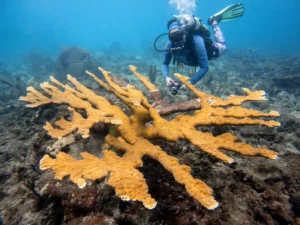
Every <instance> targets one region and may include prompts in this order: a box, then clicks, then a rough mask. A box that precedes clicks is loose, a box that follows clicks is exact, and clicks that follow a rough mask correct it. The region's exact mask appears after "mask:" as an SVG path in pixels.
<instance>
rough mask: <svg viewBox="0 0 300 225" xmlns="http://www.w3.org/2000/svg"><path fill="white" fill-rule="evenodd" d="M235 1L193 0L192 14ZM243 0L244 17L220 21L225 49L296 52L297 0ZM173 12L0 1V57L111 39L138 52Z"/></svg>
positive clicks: (132, 5) (160, 0) (124, 1)
mask: <svg viewBox="0 0 300 225" xmlns="http://www.w3.org/2000/svg"><path fill="white" fill-rule="evenodd" d="M177 2H183V3H185V2H189V1H177ZM233 3H236V1H233V0H226V1H224V0H214V1H204V0H202V1H200V0H197V1H196V8H195V9H194V11H193V12H194V14H195V15H197V16H199V17H201V18H203V21H204V22H206V21H207V18H208V17H209V16H211V15H212V14H214V13H216V12H218V11H219V10H221V9H222V8H224V7H226V6H227V5H230V4H233ZM243 3H244V5H245V10H246V11H245V14H244V16H243V17H242V18H240V19H238V20H235V21H231V22H227V23H222V24H221V29H222V31H223V32H224V35H225V38H226V41H227V45H228V48H229V49H231V50H236V49H256V50H257V51H259V52H263V53H266V54H270V55H272V54H297V55H298V54H299V52H300V43H299V40H300V29H299V23H300V17H299V16H298V13H299V10H300V1H298V0H289V1H282V0H264V1H259V0H245V1H243ZM174 14H178V10H177V9H176V8H175V7H174V5H171V4H170V3H169V1H168V0H151V1H141V0H114V1H103V0H64V1H61V0H1V5H0V49H1V50H0V59H1V58H2V59H3V58H5V59H7V58H9V57H11V56H14V55H15V54H19V53H24V52H28V51H31V50H39V51H43V52H47V53H53V54H57V53H58V52H59V50H60V49H61V48H62V47H64V46H70V45H78V46H81V47H83V48H86V49H88V50H89V51H98V50H101V49H105V48H107V47H108V46H110V45H112V43H114V42H117V43H119V44H120V45H121V46H122V48H123V50H124V49H125V50H126V51H130V52H136V53H137V54H138V53H139V52H140V51H141V49H145V46H152V44H153V40H154V39H155V37H156V36H157V35H158V34H160V33H164V32H166V31H167V29H166V23H167V21H168V20H169V19H170V18H172V15H174Z"/></svg>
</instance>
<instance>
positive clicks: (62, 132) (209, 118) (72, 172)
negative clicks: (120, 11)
mask: <svg viewBox="0 0 300 225" xmlns="http://www.w3.org/2000/svg"><path fill="white" fill-rule="evenodd" d="M99 69H100V71H101V72H102V74H103V76H104V77H105V80H106V83H105V82H103V81H102V80H100V79H98V78H97V77H96V76H95V75H94V74H92V73H89V72H88V75H90V76H91V77H93V78H94V79H95V80H96V81H97V82H98V84H99V85H100V86H102V87H104V88H105V89H106V90H108V91H110V92H112V93H113V94H115V95H116V96H117V97H119V98H120V99H121V100H122V101H123V102H124V103H125V104H126V105H127V106H128V107H129V108H130V110H131V112H132V114H131V115H130V116H127V115H126V114H125V113H124V112H123V111H122V109H121V108H120V107H118V106H115V105H112V104H110V103H109V101H107V100H106V99H105V98H103V97H101V96H98V95H96V94H95V93H94V92H93V91H92V90H90V89H88V88H87V87H85V86H83V85H82V84H80V83H79V82H78V81H77V80H76V79H75V78H74V77H72V76H71V75H68V80H69V81H70V82H71V83H72V84H73V85H74V86H75V88H72V87H71V86H69V85H63V84H62V83H60V82H59V81H57V80H56V79H55V78H53V77H51V81H52V83H53V84H49V83H47V82H45V83H43V84H41V88H42V89H43V91H44V92H45V93H46V94H42V93H40V92H38V91H37V90H35V89H34V88H32V87H30V88H28V92H29V93H28V94H27V96H25V97H21V100H23V101H27V102H29V104H28V105H27V106H28V107H38V106H42V105H45V104H50V103H54V104H67V105H69V110H70V111H71V112H72V114H73V119H72V121H67V120H65V119H64V118H61V119H60V120H59V121H57V122H56V123H55V126H52V125H51V124H50V123H47V124H46V126H45V127H44V128H45V129H46V130H47V131H48V134H49V135H50V136H52V137H53V138H62V137H64V136H66V135H68V134H70V133H72V132H74V131H77V133H79V134H81V135H82V137H84V138H87V137H88V136H89V132H90V131H89V130H90V128H91V127H92V126H93V125H95V124H96V123H99V122H103V123H109V124H114V125H116V127H117V130H118V135H117V136H113V135H110V134H109V135H107V136H106V141H107V143H108V145H109V146H111V147H113V148H115V149H117V150H120V151H123V152H125V154H124V155H123V156H122V157H120V156H118V155H116V154H115V153H113V152H111V151H109V150H105V151H104V152H103V154H104V156H103V158H97V157H95V156H93V155H91V154H89V153H85V152H84V153H81V156H82V158H83V159H81V160H76V159H73V158H72V157H71V156H69V155H67V154H65V153H59V154H58V155H57V158H56V159H52V158H50V157H49V156H48V155H46V156H44V157H43V159H42V160H41V163H40V165H41V166H40V168H41V169H50V168H51V169H52V170H53V171H54V172H55V174H56V179H62V178H64V177H65V176H68V175H69V176H70V179H71V181H73V182H74V183H76V184H77V185H78V186H79V187H81V188H82V187H84V186H85V185H86V179H91V180H96V179H100V178H102V177H104V176H106V175H107V174H108V173H109V174H110V176H109V184H110V185H111V186H113V187H114V188H115V190H116V195H117V196H119V197H120V198H121V199H123V200H138V201H141V202H143V204H144V205H145V207H147V208H149V209H152V208H154V207H155V206H156V201H155V200H154V199H153V198H152V197H151V196H150V195H149V193H148V186H147V184H146V182H145V179H144V177H143V174H142V173H141V172H140V171H139V170H137V168H139V167H141V166H142V165H143V163H142V160H141V158H142V157H143V156H144V155H147V156H150V157H151V158H153V159H155V160H157V161H158V162H160V163H161V164H162V165H163V167H164V168H165V169H167V170H168V171H169V172H171V173H172V174H173V176H174V178H175V180H176V181H177V182H178V183H180V184H183V185H184V186H185V188H186V190H187V192H188V193H189V194H190V195H191V196H193V197H194V198H195V199H197V200H198V201H199V202H200V203H201V204H202V205H203V206H205V207H206V208H208V209H214V208H216V207H217V206H218V202H217V201H216V200H215V199H214V197H213V192H212V189H211V188H210V187H209V186H208V185H206V184H205V183H204V182H203V181H201V180H199V179H195V178H193V177H192V176H191V174H190V168H189V167H188V166H186V165H181V164H180V163H179V161H178V159H177V158H175V157H173V156H170V155H168V154H167V153H166V152H164V151H163V150H162V148H161V147H159V146H157V145H154V144H152V143H151V142H150V140H153V139H158V138H160V139H165V140H168V141H178V140H179V139H185V140H188V141H190V142H191V143H192V144H194V145H195V146H197V147H199V148H200V149H201V150H203V151H205V152H207V153H209V154H211V155H213V156H215V157H217V158H219V159H220V160H222V161H223V162H225V163H232V162H233V159H232V158H230V157H229V156H227V155H226V154H224V153H222V152H221V151H220V150H219V149H225V150H230V151H235V152H238V153H240V154H243V155H260V156H264V157H267V158H271V159H275V158H276V157H277V153H276V152H274V151H271V150H268V149H266V148H255V147H253V146H251V145H248V144H246V143H238V142H236V141H237V137H235V136H233V135H232V134H230V133H224V134H222V135H219V136H213V135H212V134H211V133H208V132H201V131H199V130H197V129H196V128H197V127H198V126H203V125H227V124H232V125H254V124H257V125H264V126H269V127H274V126H279V125H280V124H279V123H278V122H275V121H273V120H272V121H266V120H263V119H255V118H253V117H274V116H279V114H278V113H277V112H274V111H271V112H269V113H264V112H260V111H257V110H251V109H247V108H244V107H242V106H241V104H242V103H243V102H245V101H262V100H266V98H265V97H264V92H263V91H254V92H252V91H250V90H248V89H244V91H245V92H246V95H245V96H230V97H229V98H228V99H225V100H223V99H220V98H218V97H215V96H212V95H209V94H206V93H204V92H201V91H200V90H197V89H196V88H195V87H194V86H193V85H191V84H189V83H188V78H186V77H184V76H182V75H180V74H176V76H177V78H178V79H179V80H180V81H181V82H183V83H184V84H185V85H186V86H187V87H188V88H189V89H190V90H191V91H192V92H193V93H194V94H195V95H196V96H197V97H198V98H199V99H198V102H199V104H200V109H198V110H196V111H195V113H194V115H184V114H180V115H178V116H177V117H175V118H174V119H172V120H170V121H168V120H166V119H164V118H163V117H162V116H161V115H160V114H159V112H158V111H157V110H155V109H154V108H153V107H152V106H151V104H150V103H149V102H148V99H147V98H146V97H145V96H144V94H143V93H142V92H141V91H139V90H137V89H136V88H135V87H134V86H132V85H128V86H127V87H125V88H122V87H120V86H119V85H117V84H116V83H114V82H113V81H112V80H111V78H110V73H109V72H107V71H105V70H103V69H102V68H99ZM130 69H131V70H132V72H133V73H134V74H135V75H136V77H137V78H138V79H139V80H140V81H141V82H142V83H143V84H144V85H145V86H146V87H147V88H148V90H149V91H150V92H156V91H158V90H157V88H156V86H155V85H153V84H152V83H151V82H149V80H148V79H147V78H146V77H144V76H142V75H140V74H139V73H138V72H137V71H136V67H134V66H130ZM78 110H84V111H85V112H86V117H84V116H82V115H81V114H80V112H78ZM150 121H151V122H152V125H149V124H147V123H148V122H150Z"/></svg>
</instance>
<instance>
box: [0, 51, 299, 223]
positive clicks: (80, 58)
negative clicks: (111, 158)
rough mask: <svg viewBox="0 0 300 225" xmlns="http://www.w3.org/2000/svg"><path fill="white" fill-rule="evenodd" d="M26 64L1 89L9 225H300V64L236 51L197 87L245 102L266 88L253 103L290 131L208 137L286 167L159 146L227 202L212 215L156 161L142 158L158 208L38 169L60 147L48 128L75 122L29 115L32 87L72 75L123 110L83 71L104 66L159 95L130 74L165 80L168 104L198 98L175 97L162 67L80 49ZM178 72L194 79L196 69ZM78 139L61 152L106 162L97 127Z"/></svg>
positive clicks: (0, 198)
mask: <svg viewBox="0 0 300 225" xmlns="http://www.w3.org/2000/svg"><path fill="white" fill-rule="evenodd" d="M24 57H25V59H26V60H24V58H23V59H20V60H21V62H22V63H16V64H10V65H6V64H5V63H2V64H0V88H1V90H5V91H3V92H1V93H0V99H1V102H0V163H1V164H0V165H1V167H0V224H5V225H8V224H37V225H40V224H69V225H77V224H85V225H92V224H105V225H114V224H120V225H121V224H136V225H142V224H145V225H146V224H149V225H150V224H151V225H159V224H160V225H165V224H168V225H175V224H179V225H188V224H190V225H197V224H209V225H215V224H216V225H218V224H220V225H227V224H228V225H235V224H237V225H246V224H268V225H273V224H276V225H277V224H286V225H288V224H300V170H299V168H300V139H299V137H300V101H299V100H300V57H296V56H261V55H259V54H257V53H256V52H253V51H240V52H233V53H230V52H229V53H228V54H227V55H226V56H225V57H223V58H222V59H219V60H217V61H212V62H210V71H209V73H208V74H207V75H206V76H205V78H204V79H203V80H201V81H200V82H199V83H197V85H196V87H197V88H198V89H200V90H203V91H205V92H207V93H210V94H213V95H216V96H219V97H224V98H225V97H226V96H229V95H230V94H239V95H241V94H242V91H241V88H242V87H246V88H249V89H250V90H264V91H265V92H266V96H267V98H268V99H269V101H264V102H251V103H245V105H246V106H249V107H251V108H255V109H258V110H262V111H266V112H268V111H271V110H275V111H278V112H279V113H280V115H281V116H280V117H278V118H276V121H278V122H280V123H281V126H280V127H277V128H269V127H262V126H258V125H255V126H218V127H213V126H210V127H200V129H201V130H203V131H210V132H212V133H213V134H214V135H219V134H222V133H224V132H231V133H233V134H234V135H236V136H238V137H239V140H240V141H243V142H246V143H248V144H251V145H253V146H256V147H266V148H269V149H272V150H274V151H276V152H278V155H279V157H278V159H276V160H270V159H266V158H263V157H248V156H242V155H239V154H236V153H232V152H226V153H228V154H229V155H230V156H231V157H233V158H234V160H235V163H233V164H231V165H226V164H224V163H222V162H221V161H219V160H218V159H216V158H214V157H212V156H210V155H208V154H207V153H204V152H202V151H199V149H197V148H196V147H194V146H193V145H192V144H190V143H188V142H185V141H179V142H177V143H172V142H167V141H164V140H155V141H153V143H155V144H157V145H160V146H161V147H162V148H163V150H164V151H166V152H167V153H168V154H169V155H172V156H175V157H177V158H178V159H179V160H180V162H181V163H184V164H186V165H188V166H190V167H191V168H192V175H193V176H194V177H195V178H199V179H201V180H203V181H204V182H206V183H207V184H208V185H209V186H210V187H211V188H212V189H213V190H214V196H215V198H216V200H217V201H218V202H219V203H220V206H219V207H218V208H216V209H215V210H207V209H205V208H204V207H203V206H202V205H201V204H200V203H199V202H198V201H196V200H195V199H193V198H192V197H191V196H190V195H189V194H188V193H187V192H186V190H185V188H184V187H183V186H182V185H180V184H178V183H177V182H176V181H175V180H174V178H173V176H172V174H170V173H169V172H168V171H166V170H165V169H164V168H163V167H162V166H161V165H160V164H159V163H158V162H156V161H154V160H152V159H151V158H147V157H144V158H143V162H144V166H143V167H142V168H140V171H142V173H143V174H144V176H145V179H146V180H147V184H148V187H149V193H150V194H151V195H152V197H153V198H154V199H156V200H157V202H158V205H157V206H156V208H154V209H152V210H148V209H146V208H144V207H143V205H142V203H140V202H133V201H129V202H126V201H122V200H121V199H120V198H119V197H116V195H115V191H114V189H113V188H112V187H110V186H109V185H108V184H107V180H106V179H102V180H98V181H95V182H89V183H88V185H87V187H85V188H83V189H79V188H78V187H77V186H76V185H75V184H74V183H72V182H71V181H70V180H69V179H68V178H66V179H64V180H62V181H57V180H55V179H54V173H53V172H52V171H51V170H46V171H41V170H40V169H39V160H40V159H41V158H42V157H43V156H44V155H45V154H47V153H50V152H51V151H53V148H51V147H52V146H53V144H54V143H55V141H56V140H54V139H52V138H51V137H50V136H49V135H47V133H46V132H45V131H44V130H43V126H44V124H45V122H46V121H50V122H54V121H56V120H57V119H58V118H60V117H61V116H64V117H68V116H69V112H68V110H67V108H66V107H65V106H54V105H48V106H44V107H41V108H34V109H30V108H26V107H25V104H24V103H22V102H20V101H19V100H18V96H20V95H24V94H25V88H24V87H26V86H29V85H32V86H34V87H37V86H38V84H39V83H40V82H43V81H47V80H48V77H49V75H53V74H54V75H55V76H56V77H57V78H58V79H60V80H64V79H65V74H67V73H71V74H72V75H75V76H76V77H77V78H78V79H79V80H81V82H82V83H84V84H85V85H87V86H88V87H90V88H92V89H93V90H94V91H95V92H96V93H97V94H100V95H102V96H105V97H106V98H107V99H108V100H109V101H110V102H112V103H114V104H117V105H120V106H122V107H124V106H123V104H122V102H121V101H120V100H119V99H117V98H116V97H115V96H114V95H112V94H110V93H107V92H105V91H104V90H103V89H100V88H99V87H98V85H96V84H95V83H93V81H92V80H91V79H90V78H87V77H86V76H85V75H84V74H83V73H84V71H85V70H86V69H88V70H91V71H93V72H97V71H96V69H95V68H96V67H97V65H100V66H102V67H103V68H105V69H107V70H109V71H111V72H113V73H114V74H115V75H118V76H121V77H123V78H125V79H127V80H128V81H129V82H130V83H132V84H134V85H136V86H137V87H139V88H140V89H141V90H143V92H144V93H146V95H147V96H150V95H149V94H147V91H146V89H145V88H144V87H142V86H141V85H140V84H139V82H138V81H137V79H136V78H135V77H134V76H132V74H131V72H130V70H129V69H128V65H129V64H132V65H136V66H137V67H138V69H139V71H140V72H141V73H142V74H144V75H149V76H154V77H155V75H156V81H155V84H156V85H157V86H158V87H159V88H160V89H161V92H162V93H163V95H164V96H165V98H166V99H167V100H168V101H169V102H176V101H180V100H186V99H189V98H193V96H192V94H191V93H190V92H189V91H180V92H179V94H178V95H176V96H172V95H171V94H170V93H169V91H168V89H167V88H166V87H165V86H164V81H163V78H162V75H161V72H160V65H161V62H160V61H159V60H158V59H153V60H146V58H143V57H137V56H133V55H130V54H128V55H122V56H116V55H104V54H101V53H97V54H94V55H91V54H89V53H88V52H86V51H85V50H83V49H81V48H78V47H73V49H72V48H70V49H66V50H64V51H63V52H62V53H61V54H60V55H59V56H58V57H57V58H51V57H50V56H46V55H43V54H41V53H31V54H29V55H27V56H24ZM172 70H174V71H175V70H176V69H172ZM177 72H179V73H182V74H183V75H189V74H192V73H193V71H192V69H187V68H186V69H179V70H178V71H177ZM74 73H75V74H74ZM28 74H30V76H29V75H28ZM100 75H101V74H100ZM125 110H126V109H125ZM170 117H171V116H170ZM166 118H168V117H166ZM72 138H73V139H74V140H75V141H74V140H73V141H71V144H69V145H68V144H66V145H62V146H59V148H60V149H59V150H60V151H64V152H67V153H69V154H70V155H72V156H74V157H78V156H79V153H80V152H83V151H87V152H89V153H91V154H93V155H96V156H101V151H102V147H103V146H104V145H105V141H104V134H103V133H101V132H98V131H97V129H95V130H92V131H91V136H90V137H89V138H88V139H82V138H81V137H80V136H79V135H76V134H74V135H73V136H72Z"/></svg>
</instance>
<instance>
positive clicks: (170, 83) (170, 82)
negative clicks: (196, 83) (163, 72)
mask: <svg viewBox="0 0 300 225" xmlns="http://www.w3.org/2000/svg"><path fill="white" fill-rule="evenodd" d="M174 82H175V81H174V80H173V79H172V78H170V77H166V84H167V86H170V85H172V83H174Z"/></svg>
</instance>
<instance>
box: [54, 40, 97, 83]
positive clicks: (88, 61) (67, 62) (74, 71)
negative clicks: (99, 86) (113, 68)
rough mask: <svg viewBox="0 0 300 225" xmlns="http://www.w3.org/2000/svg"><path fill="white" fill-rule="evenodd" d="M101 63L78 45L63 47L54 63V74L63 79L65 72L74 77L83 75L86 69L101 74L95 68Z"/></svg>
mask: <svg viewBox="0 0 300 225" xmlns="http://www.w3.org/2000/svg"><path fill="white" fill-rule="evenodd" d="M99 66H101V63H100V62H98V61H96V59H94V58H93V57H92V56H91V55H90V54H89V53H88V52H87V51H86V50H84V49H82V48H80V47H78V46H72V47H66V48H64V49H63V50H62V51H61V52H60V54H59V57H58V60H57V62H56V64H55V65H54V68H55V74H56V77H57V78H58V79H65V78H66V75H67V74H71V75H72V76H75V77H77V78H78V77H84V76H85V71H86V70H88V71H90V72H92V73H94V74H96V75H98V76H100V77H101V76H102V74H101V73H100V72H99V70H98V69H97V68H98V67H99Z"/></svg>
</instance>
